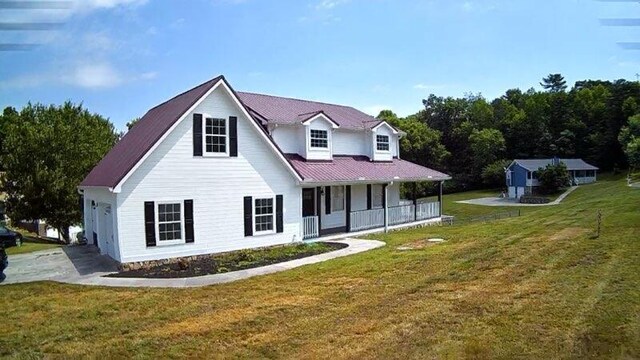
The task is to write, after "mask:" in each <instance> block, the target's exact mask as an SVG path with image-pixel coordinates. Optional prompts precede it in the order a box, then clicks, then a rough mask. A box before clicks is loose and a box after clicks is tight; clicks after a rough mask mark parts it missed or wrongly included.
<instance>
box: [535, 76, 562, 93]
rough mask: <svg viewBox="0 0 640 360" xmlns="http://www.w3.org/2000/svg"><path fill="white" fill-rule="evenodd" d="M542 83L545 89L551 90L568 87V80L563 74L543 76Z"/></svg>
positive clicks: (555, 90)
mask: <svg viewBox="0 0 640 360" xmlns="http://www.w3.org/2000/svg"><path fill="white" fill-rule="evenodd" d="M540 85H541V86H542V88H543V89H545V90H549V91H551V92H560V91H565V90H566V88H567V82H566V81H565V80H564V77H563V76H562V75H561V74H549V75H547V77H544V78H542V82H541V83H540Z"/></svg>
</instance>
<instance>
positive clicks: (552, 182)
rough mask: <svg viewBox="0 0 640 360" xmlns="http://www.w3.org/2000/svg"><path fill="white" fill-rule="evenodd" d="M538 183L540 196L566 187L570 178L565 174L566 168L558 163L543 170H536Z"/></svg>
mask: <svg viewBox="0 0 640 360" xmlns="http://www.w3.org/2000/svg"><path fill="white" fill-rule="evenodd" d="M538 181H539V182H540V192H541V193H542V194H553V193H557V192H558V191H560V190H562V189H563V188H565V187H567V185H569V182H570V181H571V178H570V177H569V173H568V172H567V166H566V165H565V164H563V163H560V164H558V165H552V164H549V165H547V166H546V167H545V168H540V169H538Z"/></svg>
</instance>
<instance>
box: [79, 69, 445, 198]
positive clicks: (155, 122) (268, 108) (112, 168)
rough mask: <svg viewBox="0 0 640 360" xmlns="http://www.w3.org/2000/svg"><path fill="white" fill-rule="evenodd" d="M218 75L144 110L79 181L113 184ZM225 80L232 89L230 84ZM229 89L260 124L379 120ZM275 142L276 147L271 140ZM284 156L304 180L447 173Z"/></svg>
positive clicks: (355, 159) (358, 159)
mask: <svg viewBox="0 0 640 360" xmlns="http://www.w3.org/2000/svg"><path fill="white" fill-rule="evenodd" d="M219 81H225V83H226V80H225V78H224V76H218V77H216V78H213V79H211V80H209V81H207V82H205V83H203V84H200V85H198V86H196V87H194V88H193V89H191V90H188V91H185V92H183V93H182V94H179V95H177V96H175V97H173V98H171V99H169V100H167V101H165V102H164V103H162V104H160V105H158V106H156V107H154V108H152V109H151V110H149V111H148V112H147V113H146V114H145V115H144V116H143V117H142V118H141V119H140V120H139V121H138V123H137V124H136V125H135V126H133V128H131V129H130V130H129V131H128V132H127V133H126V134H125V136H124V137H123V138H122V139H121V140H120V141H119V142H118V143H117V144H116V145H115V146H114V147H113V149H111V151H109V153H107V155H106V156H105V157H104V158H103V159H102V160H101V161H100V162H99V163H98V164H97V165H96V166H95V167H94V168H93V170H91V172H90V173H89V175H87V177H86V178H85V179H84V180H83V181H82V183H81V184H80V186H86V187H91V186H98V187H111V188H113V187H115V186H117V185H118V184H119V183H120V181H121V180H122V179H123V178H124V177H125V176H126V175H127V174H128V173H129V171H131V170H132V169H133V167H134V166H135V165H136V164H137V163H138V162H139V161H140V160H141V159H142V158H143V157H144V155H145V154H146V153H147V152H148V151H149V150H150V149H151V148H152V147H153V146H154V144H155V143H157V142H158V140H160V138H162V136H163V135H164V134H165V133H166V132H167V131H168V130H169V129H170V128H171V126H173V124H175V122H176V121H178V119H180V117H182V115H184V113H185V112H187V110H189V109H190V108H191V107H192V106H193V105H194V104H195V103H196V102H197V101H198V100H199V99H200V98H201V97H202V96H204V94H206V93H207V91H209V90H210V89H211V88H212V87H213V86H215V85H216V84H217V83H218V82H219ZM226 84H227V86H229V88H230V89H231V91H233V88H231V86H230V85H229V84H228V83H226ZM234 94H236V96H237V97H238V98H239V99H240V101H241V102H242V103H243V105H244V106H245V107H247V108H248V109H247V110H248V111H249V113H250V114H251V115H252V117H253V118H254V120H255V121H257V122H258V123H261V124H263V125H264V124H266V123H267V122H271V121H273V122H284V123H287V122H289V123H295V122H299V121H300V119H301V117H300V116H301V115H305V114H309V113H316V114H317V113H320V112H322V113H324V114H325V115H326V116H328V117H330V118H331V119H332V120H333V121H335V122H337V123H339V124H340V127H341V128H352V129H370V128H372V127H375V126H376V125H378V124H379V123H380V120H377V119H375V118H374V117H372V116H369V115H367V114H365V113H363V112H360V111H358V110H356V109H354V108H352V107H348V106H342V105H333V104H325V103H320V102H314V101H306V100H298V99H290V98H282V97H276V96H271V95H260V94H252V93H241V92H235V91H234ZM303 118H304V116H303ZM262 129H263V130H264V128H262ZM269 138H270V137H269ZM270 139H271V138H270ZM271 141H273V139H271ZM274 145H275V147H276V148H277V149H278V151H280V150H279V147H278V146H277V144H275V142H274ZM287 158H288V161H289V162H290V163H291V165H292V166H293V168H294V170H295V171H296V172H297V173H298V175H300V176H301V177H303V178H304V180H305V181H358V180H360V178H365V179H367V180H372V181H377V180H380V181H386V180H389V181H392V180H397V179H398V178H400V179H403V180H441V179H448V178H449V177H448V175H445V174H442V173H440V172H437V171H435V170H431V169H428V168H425V167H422V166H419V165H416V164H413V163H410V162H408V161H404V160H399V159H394V160H393V161H392V162H388V163H373V162H370V161H369V159H368V158H367V157H366V156H351V157H341V156H334V161H333V162H328V163H317V162H306V161H305V160H304V159H303V158H301V157H300V156H298V155H295V156H293V155H290V156H287Z"/></svg>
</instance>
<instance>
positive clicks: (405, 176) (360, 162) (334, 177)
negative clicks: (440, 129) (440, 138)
mask: <svg viewBox="0 0 640 360" xmlns="http://www.w3.org/2000/svg"><path fill="white" fill-rule="evenodd" d="M286 157H287V159H288V160H289V162H290V163H291V165H293V167H294V168H295V169H296V171H297V172H298V173H299V174H300V175H301V176H302V178H303V181H304V182H309V183H331V182H387V181H437V180H448V179H450V178H451V177H450V176H449V175H447V174H443V173H441V172H439V171H435V170H432V169H429V168H426V167H424V166H420V165H417V164H414V163H412V162H409V161H405V160H401V159H393V160H392V161H387V162H379V161H378V162H373V161H370V160H369V158H368V157H366V156H347V155H334V156H333V161H306V160H305V159H304V158H303V157H302V156H300V155H298V154H286Z"/></svg>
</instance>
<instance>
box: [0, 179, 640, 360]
mask: <svg viewBox="0 0 640 360" xmlns="http://www.w3.org/2000/svg"><path fill="white" fill-rule="evenodd" d="M470 195H477V194H466V196H468V197H472V196H470ZM464 197H465V195H464V194H462V195H455V196H452V197H451V198H450V199H449V200H451V199H454V198H464ZM449 200H447V202H446V203H445V209H446V211H447V212H449V213H450V212H452V211H453V212H455V213H458V214H463V213H469V214H471V213H473V214H478V213H481V212H483V211H488V212H491V211H496V209H495V208H476V207H473V208H471V206H472V205H462V204H456V203H454V202H451V201H449ZM470 209H472V210H470ZM597 209H601V210H602V216H603V224H602V234H601V236H600V238H598V239H593V238H591V235H592V233H593V232H594V227H595V214H596V210H597ZM435 236H437V237H443V238H445V239H446V240H447V241H446V242H445V243H442V244H438V245H429V246H425V247H423V248H420V249H417V250H410V251H400V250H398V249H397V247H398V246H400V245H405V246H407V245H412V246H416V247H420V246H418V245H424V243H422V242H420V240H423V239H425V238H427V237H435ZM372 238H376V239H381V240H384V241H386V242H387V244H388V245H387V246H386V247H384V248H381V249H377V250H373V251H370V252H367V253H363V254H359V255H354V256H350V257H346V258H340V259H335V260H331V261H328V262H325V263H321V264H316V265H311V266H306V267H302V268H298V269H295V270H292V271H287V272H282V273H278V274H273V275H269V276H264V277H257V278H252V279H248V280H245V281H240V282H236V283H231V284H225V285H218V286H211V287H205V288H197V289H129V288H124V289H114V288H100V287H84V286H72V285H61V284H56V283H35V284H22V285H10V286H2V287H0V293H1V294H2V296H0V308H2V309H3V317H2V318H3V321H2V323H3V326H0V355H4V356H7V355H17V356H21V357H22V356H36V357H39V356H43V355H45V354H54V355H59V356H63V357H69V356H92V357H98V356H100V357H104V358H111V357H130V356H133V355H137V356H141V357H152V356H154V357H233V358H237V357H240V358H264V357H285V358H309V359H311V358H385V359H386V358H415V357H427V358H594V357H606V358H638V357H640V189H632V188H630V187H628V186H626V180H625V179H624V177H617V178H605V179H602V180H600V181H599V182H598V183H596V184H593V185H587V186H583V187H580V188H579V189H578V190H576V191H575V192H573V193H572V194H571V195H569V196H568V197H567V198H566V199H565V201H564V202H563V203H562V204H561V205H558V206H550V207H539V208H527V209H526V210H523V216H521V217H518V218H512V219H505V220H500V221H496V222H491V223H473V224H469V225H462V226H453V227H431V228H423V229H415V230H409V231H401V232H394V233H390V234H387V235H376V236H372Z"/></svg>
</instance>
